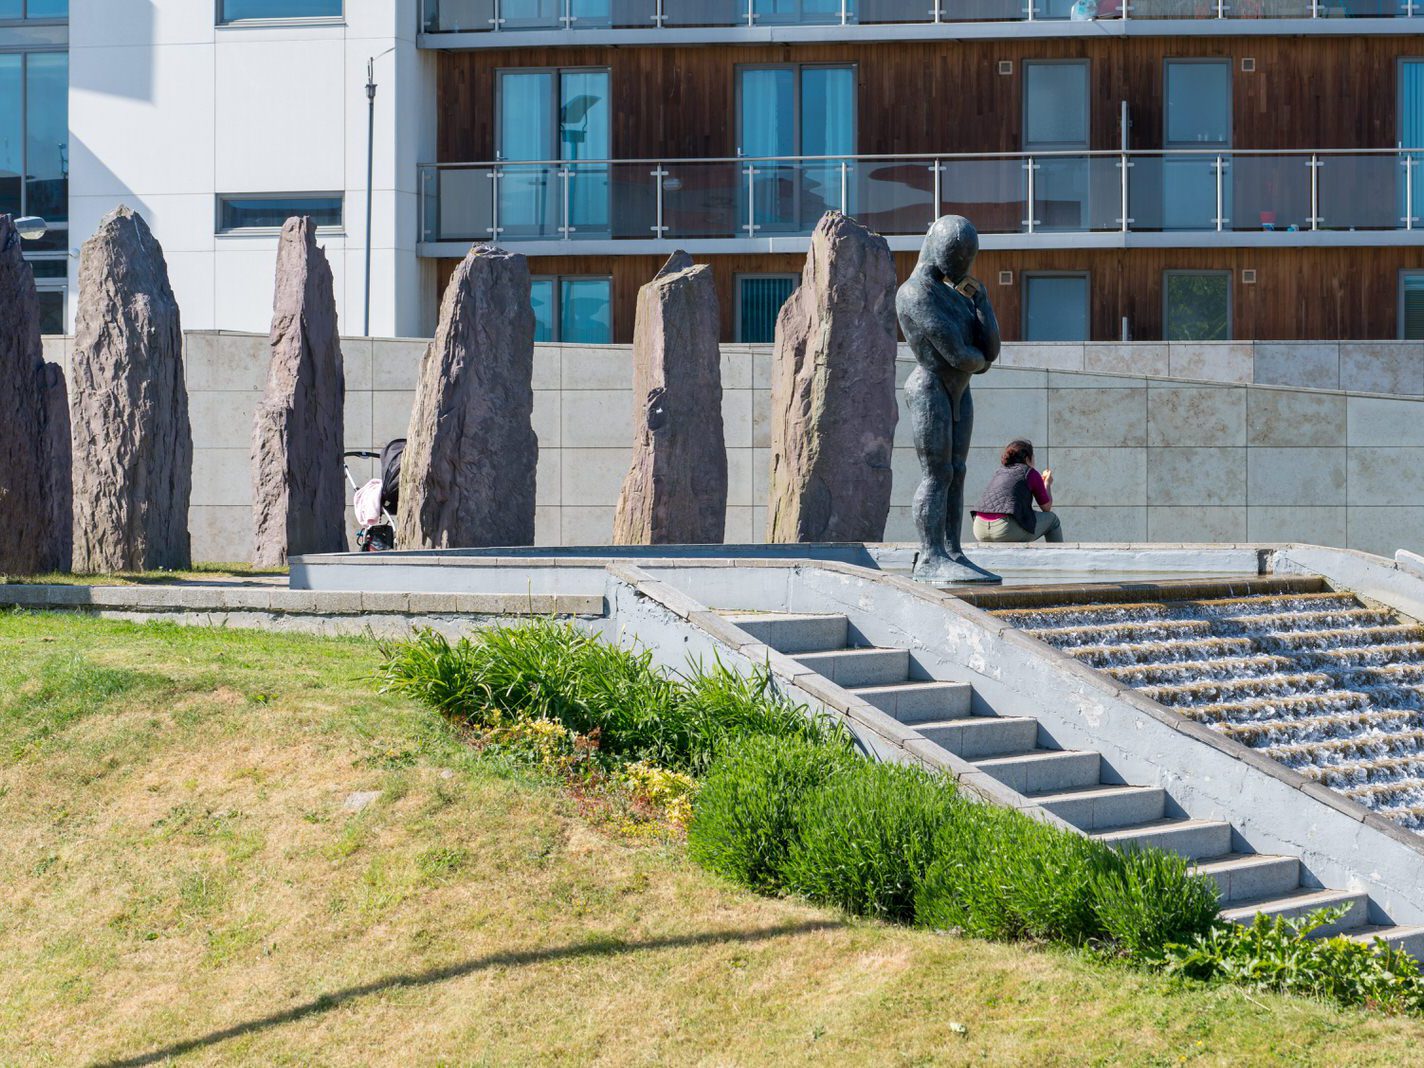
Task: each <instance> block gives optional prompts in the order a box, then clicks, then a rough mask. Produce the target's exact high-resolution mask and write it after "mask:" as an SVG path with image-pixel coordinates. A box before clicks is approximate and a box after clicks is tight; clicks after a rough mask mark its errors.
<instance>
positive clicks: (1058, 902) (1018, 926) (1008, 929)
mask: <svg viewBox="0 0 1424 1068" xmlns="http://www.w3.org/2000/svg"><path fill="white" fill-rule="evenodd" d="M958 815H959V818H957V819H956V820H954V821H953V822H952V823H950V824H947V825H946V826H944V827H943V828H941V830H940V833H939V834H938V835H937V836H936V838H935V845H934V848H935V860H934V863H933V864H932V865H931V866H930V869H929V870H928V871H927V872H926V873H925V877H924V879H923V880H922V881H921V886H920V890H919V894H918V897H917V899H916V905H915V915H916V922H917V923H919V924H921V925H922V926H927V927H933V928H936V929H941V930H943V929H949V928H958V929H960V930H962V931H964V932H965V933H966V934H970V935H974V936H977V937H981V938H996V939H1001V940H1009V939H1017V938H1033V939H1039V940H1047V941H1062V942H1071V943H1082V942H1086V941H1088V940H1090V939H1093V938H1098V937H1101V935H1102V933H1103V928H1102V924H1101V921H1100V920H1099V918H1098V915H1097V909H1096V900H1095V897H1094V893H1093V884H1094V879H1095V876H1096V875H1098V874H1099V873H1100V872H1102V871H1104V870H1110V869H1112V868H1113V867H1115V866H1117V865H1118V864H1120V863H1121V861H1120V858H1119V857H1118V855H1117V854H1116V853H1114V852H1113V851H1112V850H1111V849H1109V848H1107V847H1106V846H1103V845H1101V844H1100V843H1097V842H1094V841H1092V840H1090V839H1088V838H1084V837H1083V836H1082V835H1078V834H1072V833H1070V832H1067V831H1063V830H1060V829H1059V828H1057V827H1051V826H1049V825H1047V824H1044V823H1039V822H1037V821H1036V820H1032V819H1029V818H1028V817H1027V816H1024V815H1023V814H1022V813H1018V812H1014V811H1012V810H1009V809H1000V808H993V807H991V806H988V805H972V804H969V803H967V802H966V804H965V809H964V811H963V812H962V813H959V814H958Z"/></svg>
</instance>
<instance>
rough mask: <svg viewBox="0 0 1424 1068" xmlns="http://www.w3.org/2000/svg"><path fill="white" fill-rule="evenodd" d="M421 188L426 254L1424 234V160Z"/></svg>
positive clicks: (1036, 156)
mask: <svg viewBox="0 0 1424 1068" xmlns="http://www.w3.org/2000/svg"><path fill="white" fill-rule="evenodd" d="M420 189H421V232H422V240H423V241H424V242H427V243H434V242H440V241H462V242H463V241H497V242H502V243H514V242H524V241H579V240H603V241H608V240H613V241H619V240H625V241H626V240H641V241H648V240H653V241H660V240H665V241H667V242H669V243H673V242H678V241H700V240H716V239H746V238H767V237H774V236H787V237H793V236H800V235H806V234H809V233H810V232H811V229H812V228H813V227H814V226H815V225H816V221H817V220H818V219H819V218H820V217H821V215H822V214H824V213H825V212H826V211H827V210H829V209H833V208H834V209H838V210H840V211H843V212H845V213H846V214H848V215H854V216H855V217H856V218H857V219H859V220H860V221H861V222H863V223H865V224H866V225H867V226H869V227H870V228H871V229H873V230H876V231H878V232H879V233H881V234H884V235H886V236H893V235H918V234H923V233H924V231H925V228H926V227H927V226H928V225H929V223H930V222H931V221H933V220H934V219H936V218H938V217H939V216H940V215H943V214H946V213H955V214H960V215H966V216H968V217H969V218H971V219H973V220H974V223H975V225H976V226H977V227H978V229H979V231H980V233H984V234H1036V233H1041V234H1046V233H1064V234H1072V233H1105V232H1113V231H1119V232H1121V233H1180V232H1190V231H1206V232H1210V231H1216V232H1235V233H1239V232H1243V231H1262V232H1270V231H1291V232H1298V231H1348V230H1366V231H1385V230H1415V229H1424V228H1421V224H1420V213H1421V211H1424V149H1378V150H1368V149H1350V150H1339V151H1334V150H1314V151H1308V150H1302V151H1292V152H1250V151H1227V150H1220V151H1218V150H1214V149H1190V150H1153V151H1133V152H1076V153H1067V152H1063V153H1053V152H1045V153H1031V154H1030V153H1015V154H1010V155H938V156H931V155H915V156H854V157H826V156H786V157H781V156H778V157H762V158H739V159H666V160H592V161H577V162H573V161H567V160H564V161H560V160H549V161H531V162H522V161H521V162H501V163H454V164H431V165H426V166H424V167H422V168H421V173H420Z"/></svg>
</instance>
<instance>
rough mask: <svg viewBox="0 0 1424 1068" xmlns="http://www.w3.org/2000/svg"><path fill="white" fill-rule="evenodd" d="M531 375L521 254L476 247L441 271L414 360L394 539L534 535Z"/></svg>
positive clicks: (464, 541) (431, 543)
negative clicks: (443, 281)
mask: <svg viewBox="0 0 1424 1068" xmlns="http://www.w3.org/2000/svg"><path fill="white" fill-rule="evenodd" d="M533 381H534V309H533V307H532V305H531V304H530V301H529V264H528V262H527V261H526V260H525V259H524V257H523V256H521V255H519V254H517V253H514V252H506V251H505V250H504V249H500V248H494V247H493V246H490V245H476V246H475V247H474V248H472V249H471V250H470V254H469V255H468V256H466V257H465V259H464V261H463V262H462V263H461V264H460V265H459V266H458V267H456V268H455V272H454V273H453V274H452V275H451V276H450V284H449V285H448V286H447V287H446V288H445V296H444V299H443V300H442V301H441V302H440V324H439V326H438V327H436V330H435V340H434V341H432V342H431V343H430V347H429V348H427V349H426V350H425V359H424V360H423V361H422V363H421V365H420V382H419V385H418V386H417V387H416V394H415V410H414V411H413V412H412V413H411V417H410V430H409V431H408V432H407V434H406V446H405V455H404V456H403V457H402V458H401V481H400V515H399V517H398V521H397V530H396V547H397V548H399V549H421V548H426V549H432V548H433V549H447V548H465V547H475V546H492V545H510V546H513V545H532V544H533V543H534V478H535V469H536V468H537V467H538V464H539V439H538V438H537V437H536V436H535V434H534V427H533V425H532V423H531V421H530V420H531V416H532V414H533V410H534V385H533Z"/></svg>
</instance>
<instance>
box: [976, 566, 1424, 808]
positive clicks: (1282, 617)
mask: <svg viewBox="0 0 1424 1068" xmlns="http://www.w3.org/2000/svg"><path fill="white" fill-rule="evenodd" d="M994 614H995V615H996V616H998V617H1000V618H1001V619H1003V620H1004V621H1005V622H1007V623H1012V624H1013V625H1014V626H1016V627H1019V628H1021V629H1023V630H1024V631H1025V632H1026V633H1028V634H1031V635H1033V636H1034V637H1036V638H1040V639H1042V640H1043V641H1045V642H1048V643H1049V644H1050V645H1053V646H1056V647H1057V648H1059V649H1061V650H1062V651H1063V652H1065V653H1067V654H1068V655H1069V656H1072V657H1074V658H1076V659H1078V660H1080V661H1082V662H1083V663H1084V664H1087V665H1088V666H1090V667H1094V668H1096V669H1098V670H1099V671H1102V672H1104V673H1105V674H1107V675H1111V676H1112V677H1113V678H1115V679H1117V680H1118V681H1119V682H1122V683H1123V684H1124V685H1127V686H1131V687H1132V688H1133V689H1136V690H1138V691H1139V692H1141V693H1142V694H1143V695H1144V696H1146V697H1150V698H1152V699H1153V700H1154V701H1159V702H1161V703H1162V704H1164V705H1167V706H1169V707H1170V708H1172V709H1173V710H1175V711H1177V712H1179V713H1181V714H1182V715H1185V716H1189V717H1191V718H1192V719H1194V720H1197V721H1198V722H1200V723H1202V724H1204V725H1206V726H1208V727H1211V728H1212V729H1214V730H1218V731H1221V732H1222V733H1223V734H1225V735H1228V736H1229V737H1231V738H1234V739H1236V740H1237V741H1239V742H1242V743H1244V744H1246V745H1249V746H1251V747H1252V748H1254V749H1259V750H1260V751H1261V752H1263V753H1265V754H1267V755H1269V756H1270V757H1272V758H1273V759H1275V760H1278V761H1279V762H1280V763H1282V764H1284V765H1285V766H1286V767H1288V768H1291V769H1293V770H1295V771H1298V772H1300V773H1301V774H1302V775H1304V776H1306V777H1307V778H1310V779H1314V780H1315V781H1317V782H1320V783H1322V784H1324V785H1326V786H1329V787H1331V788H1332V789H1334V790H1338V791H1339V792H1340V793H1342V794H1344V795H1345V796H1347V797H1351V798H1354V799H1355V800H1356V801H1359V802H1360V803H1361V804H1363V805H1366V806H1367V807H1369V808H1372V809H1374V810H1375V811H1376V812H1378V813H1380V814H1381V815H1383V816H1386V817H1388V818H1390V819H1393V820H1396V821H1397V822H1399V823H1401V824H1403V825H1404V826H1406V827H1409V828H1410V829H1412V830H1416V831H1421V832H1424V626H1421V625H1420V624H1419V623H1417V622H1415V621H1414V620H1412V619H1406V618H1404V617H1402V616H1400V615H1398V614H1397V613H1395V612H1393V611H1391V610H1389V609H1385V608H1380V607H1377V606H1372V605H1367V604H1365V603H1363V602H1362V601H1360V600H1359V599H1358V598H1356V597H1354V596H1353V595H1351V594H1348V593H1276V594H1264V595H1258V596H1248V597H1230V598H1222V599H1218V600H1191V601H1156V602H1148V603H1142V604H1074V605H1063V606H1059V607H1049V608H1032V609H1013V610H1001V611H997V612H995V613H994Z"/></svg>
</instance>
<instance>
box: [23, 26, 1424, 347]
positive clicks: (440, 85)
mask: <svg viewBox="0 0 1424 1068" xmlns="http://www.w3.org/2000/svg"><path fill="white" fill-rule="evenodd" d="M1421 29H1424V5H1420V4H1416V2H1415V0H1132V2H1128V3H1124V2H1122V0H68V2H67V3H66V0H0V197H6V196H9V197H10V199H11V200H16V199H17V194H16V193H15V192H14V191H15V190H16V189H18V190H19V193H18V199H19V200H20V203H18V204H14V205H12V207H14V208H17V209H18V208H22V207H25V206H26V205H28V209H29V210H30V211H31V213H34V214H46V215H47V217H50V221H51V223H52V227H53V228H52V231H51V234H52V235H53V236H51V238H49V239H48V241H49V243H48V245H47V246H46V247H44V248H38V247H37V248H36V249H35V250H34V252H33V253H32V259H33V260H34V262H35V263H36V265H37V275H38V274H39V273H40V272H41V270H43V271H44V272H46V275H47V277H46V278H45V279H44V280H43V281H44V284H45V285H46V286H47V287H48V289H49V291H50V293H51V294H52V295H51V296H50V297H49V298H48V299H49V301H50V304H49V307H50V309H51V311H50V315H51V319H52V320H53V319H54V318H55V316H56V315H57V316H58V317H60V318H63V317H64V316H65V315H66V314H67V315H68V316H69V317H71V318H72V300H67V298H66V293H72V290H73V287H74V283H75V273H76V270H77V258H76V256H75V255H74V252H75V247H76V246H77V245H78V244H79V242H80V240H82V238H83V237H84V236H85V235H86V234H87V233H88V232H89V231H90V230H92V228H93V226H94V224H96V223H97V221H98V219H99V217H100V216H101V215H102V214H103V213H104V211H107V210H109V209H110V208H111V207H112V206H113V205H114V203H116V202H118V201H119V200H125V201H127V202H129V203H132V204H133V205H134V206H135V207H136V208H139V210H142V211H144V212H145V214H146V215H148V217H149V218H150V221H151V222H152V224H153V225H154V229H155V232H156V233H157V234H158V236H159V238H160V240H162V241H163V243H164V246H165V249H166V250H167V251H168V254H169V259H170V263H171V264H172V266H173V275H174V281H175V288H176V289H177V290H178V295H179V299H180V301H182V303H183V306H184V313H185V321H186V322H187V323H189V324H190V325H191V326H193V327H194V328H199V329H202V328H220V329H253V328H260V327H261V325H262V323H263V322H264V321H265V317H266V315H267V313H268V308H269V306H270V303H269V302H270V289H269V286H270V260H271V256H272V253H273V251H274V250H275V242H276V236H275V227H276V225H277V224H278V223H279V222H280V219H281V218H282V217H283V216H284V215H285V214H286V213H289V212H293V211H304V212H308V213H311V214H314V215H316V216H317V218H318V219H319V220H321V221H323V224H324V230H325V235H324V238H325V241H326V243H327V247H328V251H329V252H330V253H331V255H332V258H333V261H334V268H335V272H336V276H337V284H338V301H339V304H340V308H341V313H342V317H343V329H345V330H346V331H347V332H359V330H358V327H357V324H361V325H363V326H364V323H365V322H366V321H367V320H369V323H370V327H369V329H370V331H371V332H372V333H377V334H404V335H412V334H414V335H418V334H422V333H426V332H428V331H429V330H430V329H431V327H432V326H433V320H434V316H435V311H436V308H437V306H438V297H439V292H440V288H441V286H442V285H443V284H444V281H445V279H446V278H447V277H448V275H449V271H450V270H451V269H452V267H453V265H454V263H456V262H458V259H459V257H460V256H462V255H463V253H464V252H465V251H466V250H467V249H468V247H469V245H470V243H471V242H474V241H489V240H494V241H498V242H499V243H501V244H503V245H505V246H507V247H510V248H513V249H516V250H517V251H520V252H523V253H525V254H526V255H528V256H529V257H530V262H531V268H532V270H533V273H534V275H535V286H534V301H535V305H536V313H537V318H538V322H539V330H540V337H541V339H544V340H550V341H568V342H581V343H599V342H610V341H627V340H629V339H630V338H631V335H632V327H633V322H632V319H633V307H634V299H635V295H636V292H637V288H638V287H639V286H640V285H641V284H642V283H643V282H645V281H646V280H647V279H648V278H650V277H651V276H652V274H653V273H654V272H655V271H656V269H657V266H658V265H659V263H660V262H661V260H662V259H663V258H664V257H665V256H666V255H667V254H668V252H670V251H671V250H672V249H673V248H677V247H682V248H686V249H687V250H688V251H690V252H692V253H693V255H694V256H695V257H696V258H698V259H699V260H705V261H706V262H709V263H711V264H712V265H713V267H714V270H715V271H716V274H717V278H718V282H719V290H720V292H721V296H722V300H723V330H724V335H725V339H726V340H728V341H747V342H758V341H763V340H766V339H768V338H769V335H770V330H771V328H772V324H773V323H774V320H775V314H776V310H777V309H778V308H779V306H780V303H781V301H782V300H784V299H785V297H786V295H787V294H788V293H789V292H790V289H791V288H792V287H793V286H794V284H795V280H796V277H797V274H798V272H799V270H800V266H801V262H802V258H803V255H804V252H805V249H806V245H807V239H808V234H809V231H810V228H811V226H813V225H814V223H815V221H816V219H817V218H819V216H820V214H821V213H822V212H823V211H824V210H826V209H827V208H837V209H840V210H844V211H847V212H848V213H850V214H852V215H854V216H856V217H857V218H860V219H861V220H863V221H864V222H865V223H867V224H868V225H869V226H871V227H873V228H874V229H876V230H878V231H879V232H881V233H883V234H885V235H886V237H887V238H888V240H889V241H890V244H891V247H892V249H893V250H894V251H895V255H896V259H897V266H898V268H899V270H900V271H901V273H902V274H904V273H907V272H908V271H909V269H910V266H911V264H912V263H913V259H914V256H915V252H916V250H917V249H918V246H919V240H920V236H921V235H922V234H923V232H924V229H925V226H926V225H927V224H928V222H929V221H930V220H931V219H933V218H934V217H935V216H937V215H939V214H943V213H945V212H951V211H957V212H960V213H963V214H965V215H968V216H969V217H970V218H971V219H973V220H974V221H975V223H976V224H977V225H978V226H979V229H980V232H981V234H982V235H983V248H984V251H983V253H982V255H981V258H980V263H979V267H978V272H979V274H980V276H981V278H982V280H983V281H984V282H985V283H986V285H987V286H988V288H989V290H990V293H991V296H992V297H993V299H994V301H995V304H996V307H997V308H998V309H999V314H1000V319H1001V321H1002V325H1003V328H1004V334H1005V337H1006V338H1009V339H1012V340H1042V341H1053V340H1118V339H1121V338H1130V339H1133V340H1157V339H1188V340H1225V339H1314V338H1327V339H1335V338H1344V339H1383V338H1398V337H1420V336H1424V250H1421V234H1424V46H1421V44H1420V37H1419V30H1421ZM368 69H369V71H370V72H371V75H372V76H371V77H370V78H369V81H371V82H374V83H375V84H376V86H377V90H376V93H375V101H374V107H371V106H369V101H368V92H367V84H368ZM66 77H67V80H68V93H67V97H66V98H65V105H66V106H67V111H68V116H67V130H66V133H67V140H66V141H65V142H64V143H63V144H62V145H61V144H59V143H58V141H57V138H56V135H55V132H54V128H55V127H56V125H57V120H56V116H55V114H54V109H53V107H51V108H50V109H49V110H48V111H46V110H45V107H44V106H43V105H42V104H39V103H36V102H37V101H42V100H44V99H46V98H47V97H46V94H51V95H52V93H53V91H54V90H53V87H54V85H55V84H56V83H57V82H60V81H62V80H63V79H64V78H66ZM7 78H8V79H9V80H8V81H7ZM16 79H18V82H17V81H16ZM16 84H18V85H21V86H22V87H23V88H24V92H23V93H20V94H18V96H17V95H16V92H15V91H14V90H13V89H7V86H11V85H16ZM17 111H18V113H19V114H20V118H19V120H18V124H17V121H16V119H15V118H14V116H15V114H16V113H17ZM7 121H8V122H9V124H10V125H9V126H6V125H5V123H6V122H7ZM58 125H59V126H61V127H62V126H63V125H64V124H63V122H62V121H59V122H58ZM27 130H28V131H31V132H29V133H27V132H26V131H27ZM16 131H18V132H16ZM12 136H13V140H11V139H9V138H11V137H12ZM14 144H19V145H21V146H22V149H23V151H22V152H20V153H19V155H18V156H17V154H16V152H15V150H14V148H13V145H14ZM6 145H10V146H11V147H10V148H9V149H7V148H6V147H5V146H6ZM368 152H369V156H368ZM368 167H369V169H368ZM368 187H369V189H370V190H371V195H370V197H369V200H368V196H367V189H368ZM46 198H48V199H46ZM7 203H8V201H7ZM61 204H62V205H63V206H60V205H61ZM0 210H6V209H5V207H4V206H3V205H0ZM60 216H64V218H60ZM368 220H369V226H368ZM66 227H67V228H66ZM368 245H369V247H370V252H369V257H368V252H367V248H368ZM368 261H369V263H370V268H369V270H368V269H367V263H368ZM41 264H45V266H44V267H43V268H41V266H40V265H41ZM60 265H63V270H61V268H60ZM368 279H369V282H368ZM56 306H58V308H59V310H58V311H57V312H56V311H55V310H54V309H55V308H56Z"/></svg>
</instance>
